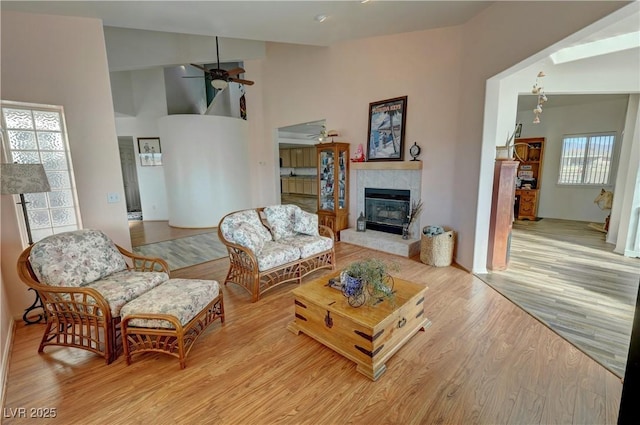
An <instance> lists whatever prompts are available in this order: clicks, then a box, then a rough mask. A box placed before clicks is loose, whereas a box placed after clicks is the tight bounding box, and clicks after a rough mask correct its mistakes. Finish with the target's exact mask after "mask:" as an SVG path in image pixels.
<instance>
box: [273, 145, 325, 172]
mask: <svg viewBox="0 0 640 425" xmlns="http://www.w3.org/2000/svg"><path fill="white" fill-rule="evenodd" d="M317 159H318V156H317V153H316V148H315V147H314V146H311V147H308V148H307V147H299V148H282V149H280V160H281V162H280V166H281V167H283V168H316V166H317V165H318V161H317Z"/></svg>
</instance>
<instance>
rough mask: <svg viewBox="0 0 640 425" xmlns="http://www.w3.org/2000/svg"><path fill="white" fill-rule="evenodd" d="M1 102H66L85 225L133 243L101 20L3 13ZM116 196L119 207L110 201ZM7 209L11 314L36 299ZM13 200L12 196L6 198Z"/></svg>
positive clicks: (5, 260)
mask: <svg viewBox="0 0 640 425" xmlns="http://www.w3.org/2000/svg"><path fill="white" fill-rule="evenodd" d="M1 31H2V49H1V54H2V76H1V84H2V86H1V87H2V99H3V100H12V101H21V102H33V103H39V104H52V105H62V106H63V107H64V112H65V116H66V125H67V131H68V135H69V145H70V148H71V156H72V161H73V167H74V172H75V181H76V184H77V191H78V201H79V205H80V212H81V215H82V222H83V223H82V224H83V227H86V228H98V229H101V230H103V231H105V232H106V233H107V234H109V235H110V236H111V237H112V238H113V240H114V241H115V242H116V243H118V244H121V245H123V246H125V247H130V246H131V241H130V238H129V228H128V225H127V216H126V207H125V203H124V191H123V184H122V172H121V169H120V158H119V153H118V143H117V137H116V132H115V122H114V114H113V103H112V100H111V89H110V85H109V73H108V67H107V56H106V52H105V45H104V35H103V32H102V24H101V22H100V21H99V20H96V19H81V18H71V17H59V16H46V15H36V14H23V13H15V12H5V11H3V12H2V28H1ZM108 192H118V193H119V194H120V198H121V202H120V203H117V204H108V203H107V193H108ZM7 198H8V197H7V196H4V197H3V199H2V201H3V206H2V207H3V208H2V236H1V237H2V278H3V281H4V284H5V286H6V290H7V295H8V298H9V308H10V309H11V313H12V316H14V317H20V316H21V315H22V312H23V310H24V309H25V308H26V307H28V306H29V305H30V304H31V303H32V302H33V299H32V298H33V295H32V293H28V292H27V287H26V286H25V285H24V284H23V283H22V282H20V281H19V279H18V277H17V274H16V272H15V264H16V259H17V257H18V255H19V253H20V252H21V251H22V249H23V247H22V245H21V243H20V242H19V238H17V236H16V234H15V230H14V229H15V227H16V225H17V223H18V221H17V220H18V219H22V218H21V217H20V218H18V217H16V214H15V211H14V209H13V206H12V205H10V207H9V208H5V207H6V205H5V204H6V203H7V202H6V201H7ZM9 199H10V198H9Z"/></svg>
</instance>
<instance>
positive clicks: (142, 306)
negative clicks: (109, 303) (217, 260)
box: [120, 279, 220, 329]
mask: <svg viewBox="0 0 640 425" xmlns="http://www.w3.org/2000/svg"><path fill="white" fill-rule="evenodd" d="M219 293H220V286H219V285H218V282H216V281H215V280H199V279H170V280H168V281H167V282H165V283H163V284H162V285H160V286H158V287H157V288H154V289H152V290H151V291H149V292H147V293H145V294H144V295H141V296H139V297H138V298H136V299H135V300H133V301H131V302H130V303H128V304H126V305H125V306H124V307H122V310H121V311H120V312H121V313H122V318H123V319H124V318H125V317H126V316H130V315H133V314H169V315H171V316H174V317H175V318H177V319H178V321H179V322H180V324H181V325H182V326H185V325H186V324H187V323H189V321H191V319H193V318H194V317H196V315H197V314H198V313H200V312H201V311H202V310H203V309H204V308H205V307H206V306H207V305H208V304H209V303H210V302H211V301H212V300H213V299H215V298H216V297H217V296H218V294H219ZM128 326H134V327H141V328H165V329H174V326H173V325H172V324H171V323H170V322H167V321H165V320H157V319H133V320H131V321H130V322H129V324H128Z"/></svg>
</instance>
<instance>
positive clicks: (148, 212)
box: [111, 68, 169, 220]
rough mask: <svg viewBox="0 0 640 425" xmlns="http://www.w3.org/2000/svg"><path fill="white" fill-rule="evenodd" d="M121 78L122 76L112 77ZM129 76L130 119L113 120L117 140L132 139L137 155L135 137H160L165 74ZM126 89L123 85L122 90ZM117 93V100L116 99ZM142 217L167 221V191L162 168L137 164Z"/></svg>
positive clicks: (151, 71) (148, 72)
mask: <svg viewBox="0 0 640 425" xmlns="http://www.w3.org/2000/svg"><path fill="white" fill-rule="evenodd" d="M114 74H123V73H117V72H116V73H111V75H114ZM127 74H130V76H131V84H130V87H131V91H132V96H131V97H132V101H133V110H134V116H133V117H116V119H115V122H116V129H117V133H118V136H130V137H132V138H133V144H134V152H138V151H139V150H138V142H137V140H138V139H137V138H138V137H159V136H160V134H159V130H158V119H159V118H161V117H164V116H166V115H167V98H166V95H165V93H166V92H165V88H164V87H165V85H164V72H163V69H162V68H151V69H145V70H141V71H130V72H127ZM126 86H127V85H126V84H125V85H124V87H126ZM119 93H120V92H119V91H116V96H115V97H116V98H118V96H119ZM160 147H161V149H162V150H163V152H164V141H163V140H162V138H160ZM136 167H137V172H138V186H139V188H140V202H141V204H142V217H143V218H144V219H145V220H167V219H168V217H169V210H168V206H167V189H166V182H165V175H164V165H161V166H153V167H149V166H142V165H141V163H140V161H137V162H136Z"/></svg>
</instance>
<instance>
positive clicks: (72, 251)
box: [29, 229, 127, 287]
mask: <svg viewBox="0 0 640 425" xmlns="http://www.w3.org/2000/svg"><path fill="white" fill-rule="evenodd" d="M29 261H30V262H31V266H32V267H33V271H34V273H35V274H36V276H37V278H38V280H39V281H40V283H42V284H45V285H52V286H76V287H77V286H82V285H85V284H87V283H90V282H93V281H96V280H98V279H101V278H103V277H105V276H108V275H110V274H111V273H115V272H118V271H121V270H125V269H126V268H127V263H126V262H125V260H124V257H123V256H122V254H120V252H119V251H118V248H116V246H115V244H114V243H113V241H111V239H109V237H107V235H105V234H104V233H102V232H101V231H99V230H92V229H82V230H75V231H73V232H65V233H59V234H57V235H52V236H48V237H46V238H44V239H42V240H40V241H39V242H37V243H36V244H35V245H33V248H32V249H31V255H30V256H29Z"/></svg>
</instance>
